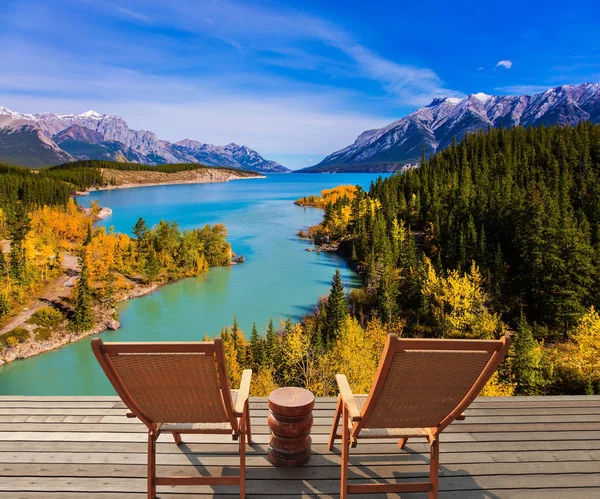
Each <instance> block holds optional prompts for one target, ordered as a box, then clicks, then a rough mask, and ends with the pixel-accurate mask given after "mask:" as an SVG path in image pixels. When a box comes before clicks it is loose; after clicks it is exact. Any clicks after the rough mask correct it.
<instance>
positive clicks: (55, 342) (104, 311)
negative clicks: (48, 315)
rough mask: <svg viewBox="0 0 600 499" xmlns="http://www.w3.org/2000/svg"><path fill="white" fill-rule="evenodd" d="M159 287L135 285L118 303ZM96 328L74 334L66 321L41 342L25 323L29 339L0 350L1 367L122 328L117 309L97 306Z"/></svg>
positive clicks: (31, 327) (123, 294)
mask: <svg viewBox="0 0 600 499" xmlns="http://www.w3.org/2000/svg"><path fill="white" fill-rule="evenodd" d="M158 287H159V285H158V284H149V285H144V284H135V285H133V286H132V287H131V288H130V289H128V290H126V291H123V292H122V293H121V294H120V295H119V296H118V297H117V300H116V301H117V302H121V301H125V300H129V299H132V298H138V297H140V296H144V295H147V294H149V293H152V292H153V291H154V290H156V289H157V288H158ZM94 324H95V325H94V327H93V328H92V329H90V330H89V331H83V332H80V333H74V332H71V331H69V330H68V324H67V322H66V321H65V322H64V323H63V324H62V325H61V326H60V327H59V328H58V329H57V330H56V331H54V332H53V334H52V336H51V337H50V338H49V339H48V340H39V339H37V338H36V336H35V326H31V325H30V324H27V323H25V322H24V323H23V324H20V325H19V327H23V329H25V330H27V331H29V333H30V336H29V339H27V340H26V341H24V342H22V343H18V344H17V345H14V346H10V347H5V348H3V349H2V350H0V366H1V365H3V364H7V363H9V362H12V361H14V360H17V359H27V358H29V357H33V356H34V355H39V354H40V353H44V352H48V351H50V350H55V349H57V348H60V347H61V346H63V345H66V344H68V343H73V342H75V341H79V340H81V339H82V338H86V337H87V336H93V335H96V334H99V333H101V332H103V331H106V330H115V329H119V328H120V327H121V323H120V321H119V320H118V318H117V313H116V309H114V308H112V307H110V308H106V307H101V306H97V307H95V308H94Z"/></svg>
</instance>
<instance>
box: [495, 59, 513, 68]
mask: <svg viewBox="0 0 600 499" xmlns="http://www.w3.org/2000/svg"><path fill="white" fill-rule="evenodd" d="M512 65H513V63H512V61H509V60H508V59H504V60H502V61H498V63H497V64H496V67H497V68H498V67H500V68H505V69H510V68H512Z"/></svg>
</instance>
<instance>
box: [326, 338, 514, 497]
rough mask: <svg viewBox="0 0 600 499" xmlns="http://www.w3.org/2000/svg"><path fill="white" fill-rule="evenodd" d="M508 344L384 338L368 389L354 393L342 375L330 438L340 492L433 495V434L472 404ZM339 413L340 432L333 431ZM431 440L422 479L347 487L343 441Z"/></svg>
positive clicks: (346, 446)
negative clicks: (338, 451) (337, 452)
mask: <svg viewBox="0 0 600 499" xmlns="http://www.w3.org/2000/svg"><path fill="white" fill-rule="evenodd" d="M509 347H510V337H509V336H508V335H507V336H504V337H503V338H502V339H501V340H497V341H496V340H490V341H488V340H434V339H399V338H397V337H396V336H395V335H393V334H390V335H388V337H387V341H386V344H385V348H384V351H383V355H382V357H381V362H380V363H379V367H378V368H377V374H376V375H375V380H374V381H373V386H372V387H371V392H370V393H369V395H353V394H352V390H351V389H350V385H349V384H348V380H347V379H346V376H345V375H343V374H338V375H337V376H336V379H337V383H338V386H339V390H340V395H339V398H338V404H337V409H336V412H335V417H334V421H333V426H332V428H331V435H330V437H329V450H332V449H333V444H334V441H335V439H336V438H341V439H342V473H341V492H340V495H341V498H342V499H344V498H346V497H347V495H348V494H368V493H375V492H377V493H394V492H428V493H429V498H430V499H436V498H437V497H438V480H439V477H438V466H439V441H438V439H439V435H440V433H441V432H442V431H443V430H444V429H445V428H446V427H447V426H448V425H449V424H450V423H452V422H453V421H454V420H456V419H464V416H463V417H462V418H461V416H462V415H463V411H464V410H465V409H466V408H467V407H468V406H469V405H470V404H471V402H473V400H474V399H475V397H477V395H478V394H479V392H480V391H481V389H482V388H483V386H484V385H485V383H486V382H487V380H488V379H489V378H490V376H491V375H492V374H493V373H494V371H495V370H496V368H497V367H498V365H499V364H500V362H502V359H503V358H504V356H505V355H506V352H507V351H508V348H509ZM340 418H341V419H342V433H341V435H340V434H338V433H337V431H338V425H339V421H340ZM413 437H414V438H425V439H426V440H427V441H428V442H429V449H430V466H429V481H428V482H405V483H386V484H360V485H358V484H357V485H348V456H349V453H350V449H349V447H350V446H352V447H356V444H357V439H359V438H377V439H379V438H395V439H398V445H399V446H400V448H403V447H404V446H405V445H406V442H407V440H408V439H409V438H413Z"/></svg>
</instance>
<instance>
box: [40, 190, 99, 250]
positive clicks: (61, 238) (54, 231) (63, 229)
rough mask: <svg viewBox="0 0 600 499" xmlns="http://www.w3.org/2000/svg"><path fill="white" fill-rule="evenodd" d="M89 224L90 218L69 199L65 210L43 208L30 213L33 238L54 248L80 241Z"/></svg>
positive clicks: (54, 207)
mask: <svg viewBox="0 0 600 499" xmlns="http://www.w3.org/2000/svg"><path fill="white" fill-rule="evenodd" d="M91 224H92V218H91V217H90V216H89V215H86V214H85V212H84V211H83V210H82V209H81V208H79V207H78V206H77V204H76V203H75V201H73V199H69V202H68V203H67V206H66V208H62V207H59V206H52V207H51V206H44V207H42V208H40V209H39V210H35V211H34V212H32V213H31V228H32V231H33V233H34V234H35V237H36V238H37V239H39V240H40V241H41V242H43V243H45V244H49V245H51V246H53V247H55V248H58V247H65V245H66V243H76V242H80V241H82V240H83V239H84V238H85V236H86V234H87V230H88V227H89V226H90V225H91Z"/></svg>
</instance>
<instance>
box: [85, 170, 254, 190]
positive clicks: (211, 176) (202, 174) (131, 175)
mask: <svg viewBox="0 0 600 499" xmlns="http://www.w3.org/2000/svg"><path fill="white" fill-rule="evenodd" d="M100 171H101V173H102V175H103V176H104V175H105V170H103V169H101V170H100ZM110 174H111V178H114V177H115V176H116V177H118V181H120V182H122V183H120V184H114V185H112V184H111V185H106V186H103V187H90V188H89V189H86V190H85V191H78V192H76V193H75V194H76V195H77V196H87V195H89V193H90V192H95V191H111V190H115V189H133V188H135V187H155V186H162V185H186V184H214V183H223V182H230V181H234V180H252V179H264V178H266V176H265V175H263V174H262V173H258V172H256V173H254V172H240V173H239V174H232V173H228V172H223V171H221V170H216V169H212V170H211V169H210V168H208V169H199V170H189V171H183V172H176V173H161V172H152V171H149V172H147V171H142V172H138V171H127V170H110ZM148 176H150V178H152V177H158V178H162V179H163V180H162V181H146V180H144V179H148ZM169 176H170V177H176V178H172V179H169V178H167V177H169ZM135 179H137V180H138V181H133V180H135ZM154 180H157V179H156V178H155V179H154Z"/></svg>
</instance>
